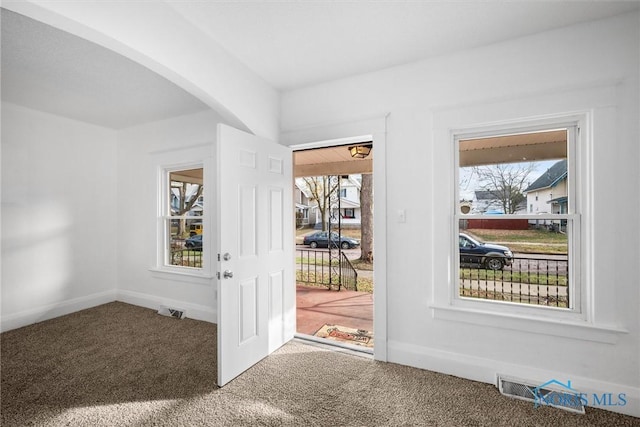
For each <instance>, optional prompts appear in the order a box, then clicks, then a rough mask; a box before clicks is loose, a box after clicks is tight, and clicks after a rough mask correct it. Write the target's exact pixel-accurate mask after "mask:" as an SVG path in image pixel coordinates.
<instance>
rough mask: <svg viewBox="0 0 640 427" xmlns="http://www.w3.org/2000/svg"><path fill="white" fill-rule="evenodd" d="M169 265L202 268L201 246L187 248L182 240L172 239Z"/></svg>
mask: <svg viewBox="0 0 640 427" xmlns="http://www.w3.org/2000/svg"><path fill="white" fill-rule="evenodd" d="M169 263H170V264H171V265H179V266H182V267H195V268H202V246H200V247H197V248H187V247H185V240H184V239H173V240H172V241H171V254H170V259H169Z"/></svg>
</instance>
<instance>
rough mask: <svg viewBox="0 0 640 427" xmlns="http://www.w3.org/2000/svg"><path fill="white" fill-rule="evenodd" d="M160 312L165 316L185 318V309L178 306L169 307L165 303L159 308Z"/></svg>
mask: <svg viewBox="0 0 640 427" xmlns="http://www.w3.org/2000/svg"><path fill="white" fill-rule="evenodd" d="M158 314H162V315H163V316H169V317H175V318H176V319H184V317H185V311H184V310H181V309H178V308H169V307H166V306H164V305H161V306H160V310H158Z"/></svg>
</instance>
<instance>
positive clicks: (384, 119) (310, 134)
mask: <svg viewBox="0 0 640 427" xmlns="http://www.w3.org/2000/svg"><path fill="white" fill-rule="evenodd" d="M388 119H389V114H386V115H384V116H381V117H375V118H370V119H365V120H359V121H354V122H348V123H336V124H330V125H322V126H313V127H308V128H303V129H296V130H294V131H289V132H283V133H282V134H281V136H280V142H281V143H282V144H285V145H288V146H289V147H290V148H291V149H292V150H293V151H299V150H308V149H312V148H326V147H333V146H337V145H345V144H347V145H348V144H350V143H358V142H363V141H373V147H374V150H375V155H374V157H373V193H374V194H375V196H374V197H375V203H374V207H373V240H374V242H375V243H374V244H375V248H376V249H375V260H376V261H375V262H376V266H375V270H374V273H373V277H374V279H373V280H374V295H375V298H374V301H373V330H374V334H375V340H376V341H375V342H376V344H375V346H374V350H373V358H374V359H375V360H379V361H382V362H386V361H387V355H388V342H387V299H388V297H387V223H386V218H387V177H386V157H387V153H386V151H387V147H386V136H387V123H388ZM292 185H293V183H292Z"/></svg>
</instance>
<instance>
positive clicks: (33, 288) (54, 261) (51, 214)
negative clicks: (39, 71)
mask: <svg viewBox="0 0 640 427" xmlns="http://www.w3.org/2000/svg"><path fill="white" fill-rule="evenodd" d="M115 142H116V133H115V132H114V131H111V130H108V129H105V128H101V127H98V126H93V125H88V124H85V123H81V122H77V121H73V120H69V119H65V118H61V117H57V116H53V115H50V114H46V113H41V112H37V111H33V110H29V109H26V108H23V107H19V106H15V105H12V104H6V103H3V104H2V265H3V269H2V330H8V329H13V328H16V327H20V326H24V325H27V324H31V323H35V322H38V321H41V320H45V319H49V318H52V317H56V316H59V315H62V314H67V313H70V312H74V311H77V310H80V309H83V308H87V307H91V306H94V305H98V304H102V303H105V302H108V301H113V300H114V299H115V291H114V290H115V287H116V270H117V268H116V266H117V264H116V214H117V212H118V210H117V208H116V202H117V200H116V144H115Z"/></svg>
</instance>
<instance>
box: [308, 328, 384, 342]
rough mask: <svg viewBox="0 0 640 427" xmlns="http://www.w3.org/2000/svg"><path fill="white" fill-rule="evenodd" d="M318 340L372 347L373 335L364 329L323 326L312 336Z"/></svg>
mask: <svg viewBox="0 0 640 427" xmlns="http://www.w3.org/2000/svg"><path fill="white" fill-rule="evenodd" d="M313 336H316V337H318V338H326V339H330V340H335V341H339V342H344V343H348V344H356V345H362V346H365V347H373V333H372V332H369V331H365V330H364V329H353V328H347V327H346V326H339V325H330V324H328V323H325V325H324V326H323V327H322V328H320V329H318V331H317V332H316V333H315V334H313Z"/></svg>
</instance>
